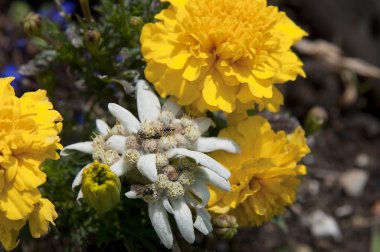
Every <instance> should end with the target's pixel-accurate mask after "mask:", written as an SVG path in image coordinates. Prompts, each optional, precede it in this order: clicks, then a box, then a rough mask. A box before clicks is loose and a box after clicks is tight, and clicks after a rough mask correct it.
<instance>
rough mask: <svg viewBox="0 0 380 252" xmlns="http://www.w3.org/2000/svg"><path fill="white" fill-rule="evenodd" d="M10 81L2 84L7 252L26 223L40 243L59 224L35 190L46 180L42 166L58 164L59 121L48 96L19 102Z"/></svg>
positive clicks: (0, 216)
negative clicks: (49, 162) (51, 162)
mask: <svg viewBox="0 0 380 252" xmlns="http://www.w3.org/2000/svg"><path fill="white" fill-rule="evenodd" d="M13 79H14V78H11V77H9V78H1V79H0V244H1V245H2V246H3V247H4V248H5V249H7V250H10V249H13V248H14V247H16V246H17V244H18V235H19V232H20V230H21V228H22V227H23V226H24V225H25V224H26V222H27V221H28V223H29V229H30V232H31V234H32V236H33V237H35V238H38V237H40V236H41V235H43V234H45V233H46V232H47V231H48V227H49V223H53V221H54V219H56V218H57V213H56V212H55V210H54V206H53V204H52V203H51V202H50V201H49V200H47V199H43V198H41V194H40V192H39V190H38V187H39V186H40V185H42V184H43V183H45V180H46V175H45V174H44V173H43V172H42V171H41V170H40V165H41V163H42V162H44V161H45V160H46V159H48V158H51V159H58V158H59V155H58V154H57V153H56V150H57V149H61V145H60V144H59V141H60V139H59V137H58V136H57V135H58V134H59V133H60V131H61V128H62V123H61V121H62V117H61V115H60V114H59V113H58V112H57V111H55V110H53V106H52V104H51V103H50V102H49V100H48V98H47V97H46V91H43V90H38V91H36V92H30V93H25V94H24V95H23V96H22V97H21V98H18V97H16V96H15V93H14V90H13V88H12V86H11V85H10V83H11V81H12V80H13Z"/></svg>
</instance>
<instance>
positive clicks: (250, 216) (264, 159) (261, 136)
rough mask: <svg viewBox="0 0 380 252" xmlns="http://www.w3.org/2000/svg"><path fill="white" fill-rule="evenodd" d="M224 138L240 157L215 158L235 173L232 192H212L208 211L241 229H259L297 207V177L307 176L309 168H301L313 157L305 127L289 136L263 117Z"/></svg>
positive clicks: (228, 131) (230, 129)
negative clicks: (234, 145)
mask: <svg viewBox="0 0 380 252" xmlns="http://www.w3.org/2000/svg"><path fill="white" fill-rule="evenodd" d="M220 135H221V136H223V137H228V138H230V139H233V140H234V141H236V142H237V143H238V144H239V145H240V147H241V153H240V154H230V153H226V152H223V151H217V152H214V153H212V155H211V156H212V157H213V158H215V160H217V161H219V162H220V163H221V164H222V165H224V166H225V167H227V168H229V170H230V171H231V178H230V183H231V185H232V191H231V192H229V193H225V192H223V191H220V190H218V189H215V188H211V189H210V191H211V199H210V201H209V210H210V211H212V212H214V213H218V214H225V213H228V214H230V215H234V216H236V218H237V219H238V223H239V225H240V226H251V225H254V226H258V225H261V224H262V223H263V222H265V221H268V220H270V219H271V218H272V217H273V216H276V215H278V214H280V213H282V212H283V211H284V210H285V207H286V206H288V205H290V204H291V203H292V202H294V200H295V196H296V191H297V185H298V184H299V183H300V180H299V179H298V176H299V175H304V174H306V168H305V166H303V165H298V164H297V162H299V161H300V160H301V159H302V157H303V156H305V155H306V154H307V153H308V152H309V151H310V150H309V148H308V146H307V145H306V139H305V137H304V131H303V130H302V128H301V127H298V128H296V130H295V131H294V132H293V133H291V134H289V135H286V133H285V132H284V131H279V132H274V131H273V130H272V128H271V125H270V124H269V122H268V121H267V120H266V119H264V118H263V117H261V116H254V117H249V118H248V119H247V120H245V121H242V122H240V123H239V124H237V125H235V126H231V127H228V128H226V129H224V130H222V131H221V133H220Z"/></svg>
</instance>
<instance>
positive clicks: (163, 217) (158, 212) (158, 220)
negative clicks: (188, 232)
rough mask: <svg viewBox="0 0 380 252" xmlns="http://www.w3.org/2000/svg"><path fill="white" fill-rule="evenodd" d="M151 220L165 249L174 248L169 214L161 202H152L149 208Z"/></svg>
mask: <svg viewBox="0 0 380 252" xmlns="http://www.w3.org/2000/svg"><path fill="white" fill-rule="evenodd" d="M148 211H149V218H150V221H151V222H152V226H153V228H154V230H155V231H156V233H157V235H158V237H159V238H160V240H161V242H162V243H163V244H164V246H165V247H167V248H168V249H170V248H171V247H172V246H173V234H172V230H171V229H170V223H169V220H168V214H167V213H166V210H165V208H164V206H163V205H162V202H161V201H160V200H156V201H152V202H150V203H149V206H148Z"/></svg>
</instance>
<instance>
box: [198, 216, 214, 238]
mask: <svg viewBox="0 0 380 252" xmlns="http://www.w3.org/2000/svg"><path fill="white" fill-rule="evenodd" d="M194 227H195V228H196V229H198V230H199V232H201V233H202V234H204V235H208V234H209V233H210V232H211V231H212V224H211V222H210V221H208V220H206V219H203V218H202V217H201V216H200V215H197V218H196V219H195V222H194Z"/></svg>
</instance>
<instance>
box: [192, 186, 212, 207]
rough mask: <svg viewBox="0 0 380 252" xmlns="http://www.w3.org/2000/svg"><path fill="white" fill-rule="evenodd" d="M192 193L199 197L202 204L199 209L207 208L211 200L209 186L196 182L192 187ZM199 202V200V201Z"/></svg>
mask: <svg viewBox="0 0 380 252" xmlns="http://www.w3.org/2000/svg"><path fill="white" fill-rule="evenodd" d="M190 190H191V192H192V193H194V194H195V196H197V197H198V198H199V199H200V200H201V202H200V204H199V205H198V206H199V207H205V206H206V205H207V203H208V201H209V200H210V192H209V190H208V188H207V186H206V185H205V184H204V183H202V182H196V183H195V184H193V185H192V186H191V187H190ZM198 201H199V200H198Z"/></svg>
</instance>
